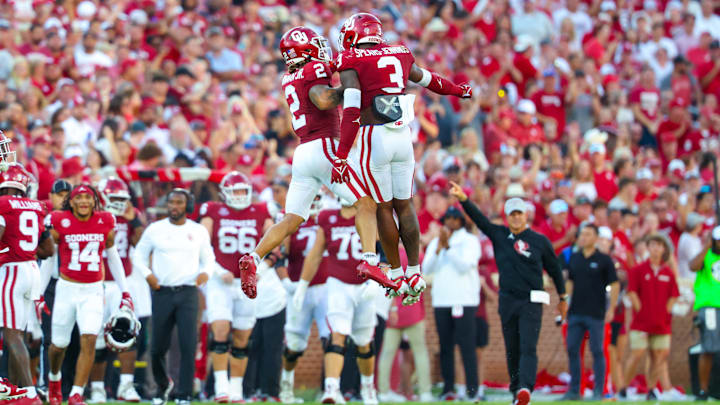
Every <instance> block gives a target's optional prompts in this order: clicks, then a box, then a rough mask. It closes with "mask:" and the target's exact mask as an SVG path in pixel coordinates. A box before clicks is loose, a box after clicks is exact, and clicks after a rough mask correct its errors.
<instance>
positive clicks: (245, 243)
mask: <svg viewBox="0 0 720 405" xmlns="http://www.w3.org/2000/svg"><path fill="white" fill-rule="evenodd" d="M220 195H221V196H222V198H223V200H224V202H206V203H204V204H203V205H202V206H201V207H200V217H201V218H202V219H201V220H200V223H201V224H202V225H203V226H205V228H207V230H208V232H209V233H210V241H211V245H212V246H213V249H214V252H215V260H216V265H217V266H216V271H215V272H214V273H213V276H212V277H211V278H210V280H209V281H208V285H207V314H208V322H209V323H210V328H211V330H212V341H211V342H210V343H209V344H208V348H209V349H210V351H211V358H212V362H213V369H214V371H215V374H214V376H215V402H220V403H227V402H231V401H232V402H234V403H235V402H240V401H242V400H243V391H242V379H243V377H244V376H245V369H246V368H247V363H248V343H249V339H250V334H251V333H252V329H253V326H255V301H253V300H251V299H249V298H248V297H247V296H246V295H245V294H244V293H243V292H242V286H241V284H242V281H241V271H240V269H239V268H238V266H237V263H238V260H240V257H241V256H242V255H244V254H247V253H249V252H251V251H252V249H254V248H255V245H256V244H257V243H258V240H259V239H260V236H261V235H262V234H263V232H265V231H266V230H267V229H268V228H269V227H270V226H271V225H272V223H273V221H272V218H271V217H270V213H269V212H268V208H267V204H266V203H255V204H253V203H252V185H250V181H249V180H248V178H247V177H246V176H245V175H244V174H242V173H240V172H237V171H234V172H230V173H228V174H226V175H225V177H223V179H222V181H221V182H220ZM264 265H265V263H263V266H264ZM231 332H232V333H231ZM228 360H229V362H230V379H228V372H227V369H228Z"/></svg>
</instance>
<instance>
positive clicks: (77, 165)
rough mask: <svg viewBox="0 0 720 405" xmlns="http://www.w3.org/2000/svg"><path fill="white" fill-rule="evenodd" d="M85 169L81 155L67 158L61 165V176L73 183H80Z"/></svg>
mask: <svg viewBox="0 0 720 405" xmlns="http://www.w3.org/2000/svg"><path fill="white" fill-rule="evenodd" d="M83 170H84V168H83V165H82V163H81V161H80V158H79V157H71V158H67V159H65V160H63V161H62V164H61V165H60V178H61V179H63V180H67V182H68V183H70V184H72V185H78V184H80V183H81V182H82V178H83Z"/></svg>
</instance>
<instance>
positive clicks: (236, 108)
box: [232, 103, 242, 114]
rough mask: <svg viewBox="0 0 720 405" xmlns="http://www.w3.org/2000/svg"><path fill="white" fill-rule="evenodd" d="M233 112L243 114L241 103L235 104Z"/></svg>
mask: <svg viewBox="0 0 720 405" xmlns="http://www.w3.org/2000/svg"><path fill="white" fill-rule="evenodd" d="M232 113H233V114H242V105H241V104H240V103H235V104H233V106H232Z"/></svg>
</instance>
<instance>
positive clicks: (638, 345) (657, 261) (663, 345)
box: [620, 233, 679, 400]
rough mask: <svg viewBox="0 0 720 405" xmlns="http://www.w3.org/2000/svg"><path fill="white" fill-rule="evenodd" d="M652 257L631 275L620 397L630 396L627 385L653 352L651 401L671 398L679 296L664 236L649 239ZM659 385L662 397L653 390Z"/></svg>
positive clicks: (670, 254)
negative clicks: (674, 313) (672, 338)
mask: <svg viewBox="0 0 720 405" xmlns="http://www.w3.org/2000/svg"><path fill="white" fill-rule="evenodd" d="M647 246H648V252H649V253H650V257H649V259H648V260H647V261H645V262H643V263H641V264H639V265H638V266H637V267H635V268H634V269H632V270H631V271H630V272H629V280H628V297H629V298H630V301H631V302H632V309H633V317H632V322H631V324H630V358H629V359H628V361H627V364H626V370H625V381H624V382H623V385H622V389H621V390H620V397H621V398H624V397H626V396H627V390H626V389H627V386H628V385H629V384H630V381H632V379H633V378H635V372H636V371H637V366H638V365H639V363H640V360H641V359H642V358H643V357H644V356H645V352H646V351H648V350H650V351H651V356H650V373H649V374H650V375H649V376H648V377H649V378H648V381H647V386H648V387H649V388H650V392H649V393H648V400H657V399H665V398H668V399H670V398H671V395H672V394H669V393H671V392H672V391H671V390H672V389H673V387H672V385H671V384H670V376H669V374H668V356H669V355H670V336H671V332H672V312H671V311H672V307H673V305H674V304H675V301H676V300H677V297H678V296H679V291H678V285H677V280H676V278H675V274H674V273H673V271H672V270H671V268H670V266H669V265H668V263H670V262H669V260H674V259H673V252H672V246H671V244H670V241H669V240H668V239H667V238H666V237H665V236H663V235H660V234H657V233H655V234H651V235H649V236H648V237H647ZM658 381H659V383H660V387H661V388H662V390H663V394H660V392H659V391H658V390H657V389H656V388H654V387H655V385H656V384H657V383H658Z"/></svg>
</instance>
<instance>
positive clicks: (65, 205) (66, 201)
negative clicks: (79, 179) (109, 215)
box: [61, 183, 102, 213]
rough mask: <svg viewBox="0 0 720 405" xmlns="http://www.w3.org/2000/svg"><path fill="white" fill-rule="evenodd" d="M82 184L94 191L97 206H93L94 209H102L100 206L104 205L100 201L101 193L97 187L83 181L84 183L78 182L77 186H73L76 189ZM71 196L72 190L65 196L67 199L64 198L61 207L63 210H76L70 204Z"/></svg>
mask: <svg viewBox="0 0 720 405" xmlns="http://www.w3.org/2000/svg"><path fill="white" fill-rule="evenodd" d="M82 186H85V187H87V188H89V189H90V191H92V193H93V197H94V200H95V206H94V207H93V209H92V211H93V212H94V211H95V210H97V209H100V207H102V204H101V203H100V194H98V191H97V190H96V189H95V187H93V186H91V185H89V184H85V183H83V184H78V185H77V186H75V187H73V190H75V189H76V188H78V187H82ZM71 196H72V190H71V191H70V192H69V193H68V194H67V195H66V196H65V199H64V200H63V203H62V208H61V209H62V210H63V211H70V212H73V213H74V211H73V210H72V207H71V206H70V198H71Z"/></svg>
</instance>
